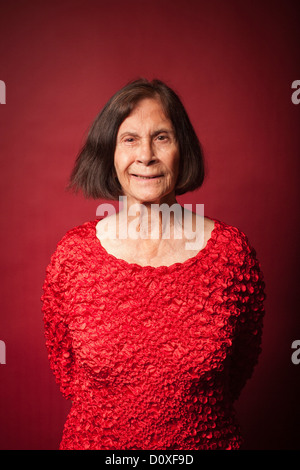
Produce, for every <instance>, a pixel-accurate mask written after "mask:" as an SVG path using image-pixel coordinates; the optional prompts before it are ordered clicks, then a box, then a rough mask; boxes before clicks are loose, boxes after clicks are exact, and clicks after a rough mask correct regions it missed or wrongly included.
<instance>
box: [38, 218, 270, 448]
mask: <svg viewBox="0 0 300 470" xmlns="http://www.w3.org/2000/svg"><path fill="white" fill-rule="evenodd" d="M212 220H214V221H215V227H214V230H213V232H212V234H211V238H210V240H209V241H208V243H207V245H206V247H205V248H204V249H203V250H201V251H200V252H199V253H198V255H196V256H195V257H193V258H190V259H188V260H187V261H185V262H184V263H174V264H173V265H171V266H160V267H151V266H140V265H138V264H132V263H127V262H126V261H124V260H121V259H118V258H116V257H114V256H113V255H112V254H109V253H108V252H107V251H106V250H105V249H104V248H103V247H102V245H101V243H100V241H99V239H98V238H97V237H96V224H97V222H98V220H94V221H90V222H86V223H84V224H83V225H81V226H78V227H75V228H74V229H72V230H70V231H68V232H67V233H66V235H65V236H64V237H63V238H62V239H61V241H60V242H59V243H58V245H57V248H56V250H55V252H54V253H53V255H52V257H51V261H50V264H49V266H48V267H47V270H46V279H45V282H44V285H43V295H42V297H41V300H42V310H43V315H44V316H43V318H44V326H45V337H46V346H47V349H48V355H49V360H50V365H51V368H52V369H53V372H54V375H55V377H56V380H57V382H58V384H59V385H60V389H61V392H62V393H63V395H64V396H65V397H66V398H67V399H71V400H72V401H73V404H72V408H71V411H70V413H69V415H68V418H67V421H66V423H65V426H64V431H63V436H62V441H61V444H60V448H61V449H70V450H71V449H74V450H82V449H89V450H92V449H95V450H96V449H97V450H125V449H126V450H138V449H140V450H143V449H145V450H155V449H157V450H168V449H170V450H193V449H195V450H202V449H239V448H240V446H241V443H242V437H241V433H240V430H239V426H238V424H237V422H236V418H235V412H234V407H233V404H234V401H235V400H236V399H237V398H238V397H239V394H240V392H241V390H242V388H243V387H244V385H245V383H246V381H247V379H249V377H250V376H251V375H252V372H253V368H254V366H255V364H256V363H257V360H258V356H259V353H260V350H261V348H260V346H261V334H262V323H263V316H264V300H265V297H266V295H265V283H264V279H263V274H262V271H261V267H260V264H259V261H258V260H257V257H256V252H255V250H254V248H253V247H251V245H250V244H249V242H248V239H247V237H246V235H245V234H244V233H243V232H241V231H240V230H239V229H237V228H236V227H233V226H230V225H228V224H226V223H224V222H221V221H218V220H216V219H212Z"/></svg>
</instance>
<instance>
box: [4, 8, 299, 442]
mask: <svg viewBox="0 0 300 470" xmlns="http://www.w3.org/2000/svg"><path fill="white" fill-rule="evenodd" d="M298 3H299V2H296V1H294V2H292V1H263V2H261V1H250V0H243V1H232V0H231V1H226V2H225V1H221V0H219V1H218V0H212V1H211V0H210V1H201V0H198V1H191V0H184V1H174V0H172V1H171V0H170V1H169V0H159V1H156V0H152V1H151V2H146V1H132V0H127V1H125V2H124V1H121V0H115V1H110V2H108V1H101V0H99V1H93V0H72V1H71V0H62V1H51V2H50V1H49V2H47V1H43V2H41V1H13V2H1V6H0V9H1V15H0V67H1V68H0V79H1V80H4V81H5V83H6V87H7V104H6V105H1V106H0V152H1V224H2V227H1V244H0V248H1V283H0V287H1V320H0V339H1V340H3V341H5V343H6V352H7V364H6V365H1V366H0V377H1V379H0V382H1V390H0V393H1V399H0V423H1V436H0V446H1V448H2V449H57V447H58V444H59V441H60V437H61V433H62V427H63V423H64V421H65V418H66V414H67V412H68V409H69V404H68V403H67V402H66V401H65V400H64V399H63V398H62V396H61V395H60V392H59V389H58V387H57V385H56V384H55V382H54V378H53V376H52V372H51V371H50V368H49V364H48V359H47V353H46V350H45V346H44V336H43V325H42V315H41V305H40V295H41V287H42V283H43V280H44V276H45V268H46V265H47V264H48V262H49V259H50V256H51V254H52V252H53V251H54V250H55V247H56V243H57V242H58V241H59V239H60V238H61V237H62V236H63V235H64V233H65V232H66V231H67V230H68V229H70V228H72V227H74V226H76V225H79V224H81V223H83V222H85V221H88V220H93V219H95V218H96V208H97V205H98V204H100V203H101V202H103V201H92V200H84V199H83V197H82V196H74V195H72V194H69V193H67V192H66V191H65V189H64V188H65V186H66V183H67V179H68V176H69V173H70V171H71V169H72V165H73V162H74V159H75V156H76V154H77V151H78V149H79V147H80V145H81V144H82V142H83V139H84V135H85V133H86V131H87V129H88V127H89V124H90V122H91V121H92V120H93V118H94V117H95V115H96V114H97V113H98V111H99V110H100V109H101V107H102V106H103V105H104V104H105V102H106V101H107V100H108V99H109V98H110V96H111V95H112V94H113V93H114V92H115V91H117V90H118V89H119V88H120V87H122V86H123V85H124V84H126V83H127V81H129V80H131V79H133V78H137V77H139V76H145V77H147V78H150V79H151V78H154V77H157V78H160V79H162V80H165V81H166V82H167V83H169V84H170V85H171V86H172V87H173V88H174V89H175V90H177V92H178V93H179V95H180V96H181V97H182V100H183V102H184V104H185V106H186V109H187V111H188V113H189V115H190V117H191V120H192V122H193V124H194V126H195V129H196V131H197V133H198V135H199V137H200V140H201V141H202V143H203V147H204V151H205V155H206V161H207V165H208V174H207V178H206V181H205V184H204V185H203V187H202V188H201V190H199V191H197V192H195V193H192V194H187V195H185V196H182V197H180V198H179V202H181V203H187V202H193V203H197V202H198V203H204V204H205V214H206V215H209V216H211V217H215V218H218V219H220V220H223V221H225V222H227V223H229V224H232V225H235V226H237V227H239V228H240V229H241V230H243V231H244V232H245V233H246V234H247V235H248V237H249V239H250V241H251V243H252V244H253V245H254V247H255V248H256V250H257V254H258V257H259V259H260V262H261V265H262V269H263V271H264V274H265V281H266V285H267V296H268V298H267V301H266V311H267V315H266V319H265V329H264V336H263V353H262V355H261V357H260V363H259V365H258V367H257V369H256V371H255V374H254V376H253V379H252V380H251V381H250V382H249V383H248V385H247V386H246V388H245V389H244V391H243V394H242V396H241V398H240V400H239V403H238V404H237V410H238V415H239V419H240V423H241V425H242V429H243V432H244V435H245V438H246V445H245V447H246V448H248V449H295V448H299V447H300V444H299V442H300V440H299V422H300V413H299V409H300V403H299V392H300V384H299V375H300V365H298V366H297V365H294V364H293V363H292V362H291V354H292V350H291V344H292V342H293V341H294V340H296V339H300V324H299V320H298V318H299V294H298V291H299V277H298V276H299V275H298V265H299V264H298V261H299V249H298V240H299V222H298V201H299V179H298V178H299V157H300V155H299V153H300V132H299V123H300V105H298V106H297V105H294V104H293V103H292V101H291V94H292V90H291V84H292V82H293V81H294V80H297V79H300V70H299V63H300V62H299V51H298V49H299V42H300V41H299V39H300V37H299V36H300V35H299V30H300V24H299V19H298V18H299V15H298V11H297V4H298Z"/></svg>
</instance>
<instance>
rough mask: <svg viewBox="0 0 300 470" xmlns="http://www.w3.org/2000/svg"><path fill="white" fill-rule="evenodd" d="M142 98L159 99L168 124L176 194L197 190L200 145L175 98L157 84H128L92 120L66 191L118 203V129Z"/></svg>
mask: <svg viewBox="0 0 300 470" xmlns="http://www.w3.org/2000/svg"><path fill="white" fill-rule="evenodd" d="M144 98H155V99H157V98H158V99H160V101H161V104H162V107H163V109H164V112H165V114H166V116H167V117H168V118H169V119H170V120H171V122H172V125H173V128H174V131H175V135H176V140H177V142H178V146H179V153H180V159H179V175H178V179H177V182H176V186H175V194H176V195H180V194H184V193H187V192H189V191H194V190H195V189H197V188H199V187H200V186H201V185H202V183H203V180H204V159H203V153H202V149H201V145H200V142H199V140H198V137H197V135H196V133H195V131H194V128H193V126H192V124H191V122H190V119H189V117H188V115H187V112H186V110H185V108H184V106H183V104H182V103H181V101H180V99H179V97H178V95H177V94H176V93H175V92H174V91H173V90H172V89H171V88H170V87H168V86H167V85H166V84H165V83H163V82H162V81H160V80H152V81H151V82H150V81H148V80H146V79H139V80H135V81H132V82H130V83H128V84H127V85H126V86H125V87H124V88H122V89H121V90H119V91H118V92H117V93H116V94H115V95H114V96H112V98H111V99H110V100H109V101H108V102H107V104H106V105H105V106H104V108H103V109H102V111H101V112H100V113H99V114H98V116H97V117H96V119H95V120H94V122H93V124H92V126H91V128H90V131H89V133H88V136H87V139H86V142H85V144H84V145H83V147H82V149H81V150H80V152H79V154H78V156H77V159H76V162H75V165H74V168H73V170H72V173H71V176H70V181H69V185H68V186H67V189H68V190H69V189H73V190H74V191H75V192H77V191H78V190H82V192H83V194H84V196H85V197H87V198H93V199H102V198H103V199H112V200H117V199H118V198H119V196H121V195H122V194H123V191H122V187H121V185H120V183H119V181H118V179H117V176H116V171H115V168H114V153H115V146H116V139H117V134H118V130H119V127H120V125H121V124H122V122H123V121H124V120H125V119H126V118H127V117H128V116H129V114H130V113H131V112H132V111H133V109H134V107H135V106H136V105H137V103H138V102H139V101H141V100H142V99H144Z"/></svg>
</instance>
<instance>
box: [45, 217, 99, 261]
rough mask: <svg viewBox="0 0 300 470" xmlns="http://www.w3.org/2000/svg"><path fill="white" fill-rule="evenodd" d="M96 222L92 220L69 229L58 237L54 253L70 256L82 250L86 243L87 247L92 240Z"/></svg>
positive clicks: (59, 255)
mask: <svg viewBox="0 0 300 470" xmlns="http://www.w3.org/2000/svg"><path fill="white" fill-rule="evenodd" d="M96 223H97V221H95V220H90V221H88V222H84V223H82V224H80V225H76V226H74V227H72V228H70V229H68V230H67V231H66V232H65V234H64V235H63V236H62V237H61V238H59V239H58V242H57V243H56V248H55V252H54V253H53V255H54V256H56V257H68V256H69V255H70V253H71V252H74V253H75V252H80V251H81V252H82V249H83V247H84V245H85V246H86V247H87V246H88V245H89V243H90V241H91V240H92V236H93V233H94V232H95V226H96Z"/></svg>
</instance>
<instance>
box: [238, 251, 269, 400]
mask: <svg viewBox="0 0 300 470" xmlns="http://www.w3.org/2000/svg"><path fill="white" fill-rule="evenodd" d="M235 287H236V294H237V298H238V306H239V309H240V316H239V319H238V326H237V330H236V334H235V338H234V341H233V351H232V355H231V357H230V360H231V368H230V393H231V396H232V398H233V400H236V399H237V398H238V397H239V395H240V393H241V391H242V389H243V387H244V385H245V384H246V382H247V380H248V379H249V378H250V377H251V376H252V374H253V370H254V367H255V365H256V364H257V362H258V357H259V355H260V352H261V340H262V329H263V318H264V314H265V307H264V300H265V298H266V295H265V282H264V277H263V273H262V271H261V267H260V263H259V261H258V259H257V257H256V251H255V250H254V248H253V247H251V245H249V244H247V245H246V249H245V258H244V262H243V264H242V266H241V267H240V269H239V274H238V277H237V282H236V286H235Z"/></svg>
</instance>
